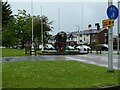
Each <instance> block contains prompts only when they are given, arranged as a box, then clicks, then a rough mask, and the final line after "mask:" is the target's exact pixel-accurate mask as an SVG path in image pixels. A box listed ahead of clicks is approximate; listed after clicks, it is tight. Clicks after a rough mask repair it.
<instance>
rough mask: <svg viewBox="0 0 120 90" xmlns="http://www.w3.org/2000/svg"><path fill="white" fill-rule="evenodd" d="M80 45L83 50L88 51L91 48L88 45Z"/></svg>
mask: <svg viewBox="0 0 120 90" xmlns="http://www.w3.org/2000/svg"><path fill="white" fill-rule="evenodd" d="M82 47H83V48H84V51H90V50H91V48H90V47H89V46H86V45H82Z"/></svg>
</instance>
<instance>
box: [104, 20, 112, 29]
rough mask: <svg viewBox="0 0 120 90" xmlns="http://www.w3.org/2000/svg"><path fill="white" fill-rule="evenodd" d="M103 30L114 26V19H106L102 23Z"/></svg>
mask: <svg viewBox="0 0 120 90" xmlns="http://www.w3.org/2000/svg"><path fill="white" fill-rule="evenodd" d="M102 24H103V28H105V27H110V26H114V19H107V20H103V21H102Z"/></svg>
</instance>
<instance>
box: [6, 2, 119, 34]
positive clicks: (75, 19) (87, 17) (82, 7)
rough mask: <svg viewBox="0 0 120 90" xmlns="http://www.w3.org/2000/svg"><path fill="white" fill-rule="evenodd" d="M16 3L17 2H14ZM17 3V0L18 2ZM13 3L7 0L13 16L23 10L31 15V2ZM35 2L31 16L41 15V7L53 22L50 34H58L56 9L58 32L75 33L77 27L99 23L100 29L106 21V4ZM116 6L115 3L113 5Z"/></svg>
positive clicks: (115, 29)
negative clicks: (103, 21)
mask: <svg viewBox="0 0 120 90" xmlns="http://www.w3.org/2000/svg"><path fill="white" fill-rule="evenodd" d="M16 1H17V0H16ZM18 1H19V0H18ZM18 1H17V2H15V1H13V0H8V2H9V3H10V4H11V9H12V11H13V14H16V13H17V10H18V9H25V10H26V11H27V12H28V13H30V14H31V0H26V1H21V2H18ZM45 1H46V2H43V1H41V2H40V1H39V2H38V1H36V0H33V14H34V15H41V6H42V13H43V15H46V16H48V18H49V20H50V21H53V27H54V29H53V31H52V32H51V33H52V34H56V33H58V32H59V30H58V25H59V24H58V22H59V20H58V8H60V30H63V31H65V32H72V31H77V30H78V27H77V26H76V25H79V27H80V30H81V31H82V30H86V29H87V26H88V24H91V25H92V28H95V23H97V22H98V23H100V26H101V27H102V20H104V19H108V17H107V14H106V10H107V7H108V2H107V0H106V2H94V1H93V2H77V1H75V2H73V1H70V0H67V2H63V1H59V2H55V1H54V0H51V1H52V2H47V0H45ZM104 1H105V0H104ZM114 5H116V3H114ZM113 31H114V34H117V20H115V26H114V30H113Z"/></svg>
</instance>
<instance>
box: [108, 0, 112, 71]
mask: <svg viewBox="0 0 120 90" xmlns="http://www.w3.org/2000/svg"><path fill="white" fill-rule="evenodd" d="M112 4H113V0H108V7H109V6H110V5H112ZM112 16H113V15H112ZM108 41H109V42H108V47H109V48H108V69H109V71H113V27H112V26H111V27H108Z"/></svg>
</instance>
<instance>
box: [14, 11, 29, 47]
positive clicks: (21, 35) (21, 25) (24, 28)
mask: <svg viewBox="0 0 120 90" xmlns="http://www.w3.org/2000/svg"><path fill="white" fill-rule="evenodd" d="M15 19H16V22H15V33H16V34H17V37H18V39H19V41H20V42H21V45H22V46H21V48H22V49H23V48H24V44H25V42H26V41H28V40H29V41H30V39H31V16H30V14H27V12H26V11H25V10H18V14H17V15H15Z"/></svg>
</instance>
